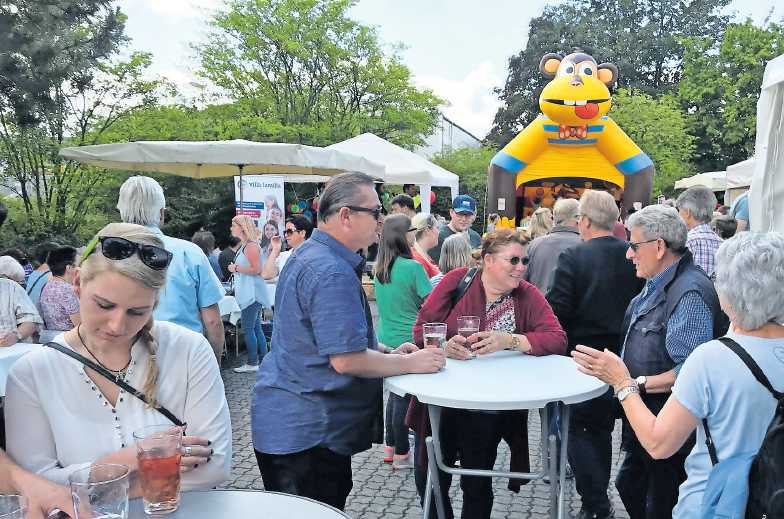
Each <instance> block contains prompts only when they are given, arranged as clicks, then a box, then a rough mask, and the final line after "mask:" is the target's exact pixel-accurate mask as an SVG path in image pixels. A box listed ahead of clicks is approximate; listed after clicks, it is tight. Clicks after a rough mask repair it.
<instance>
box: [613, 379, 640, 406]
mask: <svg viewBox="0 0 784 519" xmlns="http://www.w3.org/2000/svg"><path fill="white" fill-rule="evenodd" d="M632 393H637V394H639V393H640V388H639V387H637V384H636V383H635V384H634V385H631V386H626V387H624V388H621V390H620V391H618V392H617V393H616V394H615V398H617V399H618V401H619V402H623V401H624V399H626V397H627V396H629V395H631V394H632Z"/></svg>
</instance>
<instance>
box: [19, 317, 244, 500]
mask: <svg viewBox="0 0 784 519" xmlns="http://www.w3.org/2000/svg"><path fill="white" fill-rule="evenodd" d="M152 334H153V336H154V337H155V340H156V341H157V343H158V351H157V354H156V362H157V364H158V369H159V377H158V402H159V403H160V405H162V406H164V407H165V408H167V409H168V410H169V411H171V412H172V413H173V414H174V415H175V416H176V417H177V418H179V419H180V420H181V421H183V422H185V423H186V424H187V434H188V435H189V436H198V437H202V438H206V439H208V440H211V441H212V445H211V446H210V447H211V448H212V449H213V450H214V453H213V455H212V459H211V460H210V461H209V462H208V463H204V464H202V465H199V467H197V468H196V469H195V470H192V471H190V472H186V473H184V474H183V475H182V489H183V490H193V489H203V488H211V487H214V486H216V485H218V484H220V483H222V482H224V481H225V480H227V479H228V478H229V476H230V474H231V419H230V417H229V406H228V404H227V402H226V394H225V392H224V388H223V380H222V379H221V375H220V369H219V368H218V364H217V362H215V354H214V353H213V351H212V348H211V347H210V344H209V342H207V339H205V338H204V336H202V335H200V334H198V333H196V332H193V331H191V330H188V329H186V328H183V327H182V326H179V325H176V324H173V323H169V322H163V321H156V322H155V325H154V326H153V329H152ZM55 340H56V342H59V343H60V344H63V345H65V346H68V344H67V343H66V342H65V339H64V337H63V335H62V334H60V335H59V336H58V337H57V338H56V339H55ZM148 359H149V353H148V352H147V348H146V347H145V346H144V345H143V344H140V343H136V344H134V345H133V347H132V348H131V364H130V366H129V370H128V373H127V375H126V378H125V381H126V382H128V383H129V384H130V385H131V386H133V387H135V388H136V389H138V390H142V388H143V386H144V380H145V378H146V377H147V361H148ZM5 420H6V442H7V449H8V454H9V455H10V456H11V457H12V458H13V459H14V460H16V462H17V463H19V465H21V466H22V467H24V468H25V469H28V470H30V471H32V472H35V473H38V474H40V475H41V476H43V477H45V478H47V479H49V480H51V481H54V482H57V483H60V484H67V482H68V475H69V474H71V473H72V472H74V471H76V470H79V469H82V468H85V467H89V466H90V465H91V464H92V463H93V462H95V461H96V460H98V459H99V458H101V457H103V456H105V455H107V454H110V453H112V452H114V451H117V450H119V449H121V448H123V447H127V446H130V445H133V444H134V441H133V432H134V431H135V430H137V429H140V428H142V427H145V426H147V425H158V424H168V423H170V422H169V420H168V419H167V418H166V417H164V416H163V415H162V414H160V413H159V412H158V411H156V410H154V409H149V408H148V407H147V405H146V404H145V403H144V402H142V401H141V400H139V399H138V398H136V397H135V396H133V395H130V394H128V393H126V392H124V391H122V390H120V394H119V396H118V398H117V405H116V406H115V407H112V405H111V404H110V403H109V402H108V401H107V400H106V399H105V398H104V397H103V394H102V393H101V392H100V390H99V389H98V388H97V387H96V386H95V384H93V383H92V381H91V380H90V379H89V377H88V376H87V374H86V373H85V370H84V366H83V365H82V364H81V363H80V362H79V361H77V360H75V359H72V358H70V357H68V356H66V355H65V354H63V353H61V352H59V351H57V350H54V349H51V348H44V347H42V348H39V349H37V350H36V351H33V352H30V353H28V354H27V355H25V356H24V357H22V358H21V359H19V360H18V361H16V363H14V365H13V367H12V368H11V372H10V374H9V376H8V382H7V388H6V400H5Z"/></svg>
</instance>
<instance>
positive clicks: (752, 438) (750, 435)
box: [672, 332, 784, 519]
mask: <svg viewBox="0 0 784 519" xmlns="http://www.w3.org/2000/svg"><path fill="white" fill-rule="evenodd" d="M727 337H730V338H732V339H734V340H735V341H736V342H737V343H738V344H740V345H741V346H742V347H743V348H744V349H745V350H746V351H747V352H748V353H749V355H751V357H752V358H753V359H754V361H755V362H756V363H757V364H759V367H760V368H762V371H763V372H764V373H765V375H766V376H767V377H768V380H770V383H771V384H772V385H773V387H774V389H776V390H777V391H782V390H784V339H762V338H759V337H749V336H746V335H737V334H734V333H731V332H728V333H727ZM672 394H673V395H674V397H675V398H676V399H677V400H678V402H680V403H681V404H682V405H683V406H684V407H685V408H686V409H688V410H689V412H691V413H692V414H693V415H694V416H695V417H697V419H698V420H699V422H700V424H699V425H698V426H697V443H696V445H695V446H694V449H692V451H691V454H689V457H688V458H686V466H685V468H686V475H687V479H686V481H685V482H684V483H683V484H682V485H681V487H680V491H679V493H678V504H677V506H676V507H675V509H674V510H673V518H674V519H697V518H698V517H699V512H700V505H701V504H702V495H703V492H704V491H705V484H706V482H707V480H708V476H709V475H710V471H711V469H712V464H711V461H710V456H709V455H708V448H707V447H706V446H705V431H704V429H703V428H702V423H701V422H702V419H703V418H705V417H707V419H708V427H709V428H710V431H711V436H712V437H713V441H714V443H715V445H716V452H717V454H718V457H719V461H721V460H726V459H727V458H730V457H732V456H735V455H738V454H743V453H748V452H756V451H757V450H758V449H759V447H760V445H762V439H763V438H764V437H765V432H766V431H767V429H768V426H769V425H770V421H771V420H772V419H773V411H774V410H775V408H776V400H775V399H774V398H773V396H772V395H771V394H770V393H769V392H768V390H767V389H765V388H764V387H763V386H762V384H760V383H759V382H757V379H755V378H754V375H752V374H751V371H749V369H748V368H747V367H746V365H745V364H744V363H743V361H741V360H740V358H739V357H738V356H737V355H735V353H733V352H732V350H730V349H729V348H727V347H726V346H724V345H723V344H722V343H720V342H719V341H710V342H708V343H705V344H703V345H701V346H700V347H698V348H697V349H696V350H694V352H693V353H692V354H691V355H690V356H689V358H688V359H686V362H684V364H683V369H682V370H681V372H680V375H679V376H678V379H677V380H676V381H675V386H674V387H673V388H672Z"/></svg>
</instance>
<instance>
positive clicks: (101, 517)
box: [0, 464, 130, 519]
mask: <svg viewBox="0 0 784 519" xmlns="http://www.w3.org/2000/svg"><path fill="white" fill-rule="evenodd" d="M129 473H130V470H129V469H128V467H127V466H125V465H114V464H105V465H93V466H91V467H88V468H86V469H81V470H77V471H76V472H74V473H72V474H71V475H70V476H69V477H68V483H69V484H70V486H71V499H72V500H73V507H74V512H75V513H76V519H127V517H128V485H129V482H128V474H129ZM0 517H4V516H0Z"/></svg>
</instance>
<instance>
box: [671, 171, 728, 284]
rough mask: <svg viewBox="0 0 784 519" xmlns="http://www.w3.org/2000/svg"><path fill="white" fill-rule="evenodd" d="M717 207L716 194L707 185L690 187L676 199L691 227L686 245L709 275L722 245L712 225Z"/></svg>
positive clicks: (696, 261) (676, 206)
mask: <svg viewBox="0 0 784 519" xmlns="http://www.w3.org/2000/svg"><path fill="white" fill-rule="evenodd" d="M715 207H716V195H714V194H713V191H711V190H710V188H707V187H705V186H694V187H690V188H689V189H687V190H686V191H684V192H683V193H681V194H680V196H679V197H678V199H677V200H676V201H675V208H676V209H678V214H679V215H681V218H683V221H684V223H685V224H686V227H687V228H688V229H689V232H688V234H687V235H686V236H687V237H686V247H687V248H688V249H689V250H690V251H691V254H692V256H693V257H694V263H695V264H696V265H698V266H700V267H702V270H704V271H705V273H706V274H708V277H712V276H713V272H714V271H715V270H716V251H717V250H718V249H719V246H720V245H721V238H719V236H718V235H717V234H716V233H715V232H713V229H711V226H710V223H711V219H712V218H713V210H714V209H715Z"/></svg>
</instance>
